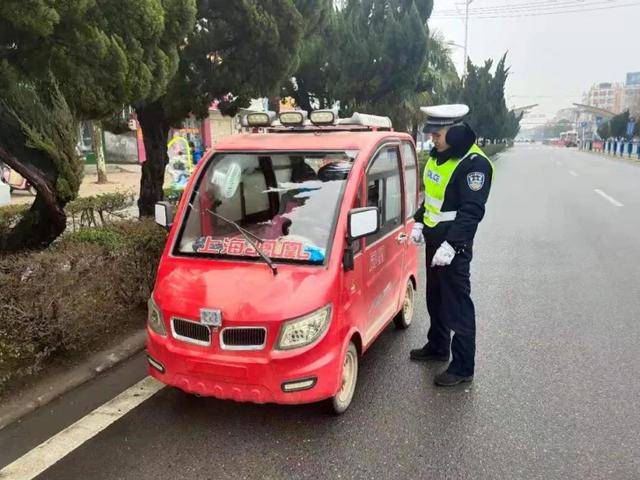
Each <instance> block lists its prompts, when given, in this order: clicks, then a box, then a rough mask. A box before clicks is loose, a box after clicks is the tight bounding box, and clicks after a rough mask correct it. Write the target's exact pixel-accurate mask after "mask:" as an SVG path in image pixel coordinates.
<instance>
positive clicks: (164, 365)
mask: <svg viewBox="0 0 640 480" xmlns="http://www.w3.org/2000/svg"><path fill="white" fill-rule="evenodd" d="M147 338H148V340H147V353H148V355H149V357H150V360H149V374H150V375H151V376H153V377H154V378H156V379H158V380H159V381H161V382H163V383H165V384H167V385H171V386H174V387H177V388H180V389H181V390H184V391H185V392H189V393H195V394H198V395H202V396H207V397H216V398H220V399H230V400H235V401H238V402H253V403H281V404H302V403H312V402H317V401H320V400H324V399H326V398H330V397H332V396H333V395H335V393H336V392H337V390H338V385H339V377H340V370H341V366H342V363H341V353H342V345H341V343H340V342H338V341H332V340H331V336H330V335H327V336H325V337H324V338H323V339H322V340H321V341H320V342H319V343H318V344H316V345H314V346H313V347H311V348H308V349H300V352H297V351H296V350H292V351H287V352H283V351H273V350H269V349H265V350H262V351H259V352H255V351H237V352H231V351H215V350H213V349H211V348H208V347H198V346H193V345H188V344H183V343H181V342H179V341H176V340H175V339H173V338H171V337H161V336H159V335H157V334H155V333H153V332H151V331H150V330H148V329H147ZM154 364H155V365H154ZM159 367H161V368H159ZM161 370H164V372H162V371H161ZM310 379H314V382H312V386H311V387H308V388H306V389H304V390H300V391H293V392H285V391H284V390H283V384H285V383H288V382H297V381H302V380H310Z"/></svg>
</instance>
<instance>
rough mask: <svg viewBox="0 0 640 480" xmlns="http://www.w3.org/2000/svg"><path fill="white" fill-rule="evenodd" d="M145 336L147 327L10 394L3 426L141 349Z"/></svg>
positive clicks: (0, 419) (1, 412) (0, 417)
mask: <svg viewBox="0 0 640 480" xmlns="http://www.w3.org/2000/svg"><path fill="white" fill-rule="evenodd" d="M146 339H147V332H146V329H143V330H140V331H139V332H136V333H134V334H133V335H132V336H130V337H128V338H126V339H125V340H124V341H123V342H122V343H121V344H120V345H118V346H116V347H112V348H110V349H107V350H103V351H102V352H99V353H97V354H95V355H93V356H91V357H89V358H88V359H87V360H86V361H85V362H83V363H82V364H81V365H78V366H76V367H73V368H72V369H71V370H69V371H67V372H64V373H61V374H58V375H54V376H53V377H49V378H47V379H45V380H43V381H42V382H41V383H39V384H37V385H35V386H34V387H32V388H29V389H28V390H26V391H23V392H21V393H19V394H16V395H15V396H12V397H10V398H9V399H8V400H7V401H6V403H5V405H3V406H2V407H1V408H0V430H2V429H3V428H5V427H6V426H8V425H10V424H12V423H14V422H16V421H17V420H20V419H21V418H22V417H24V416H26V415H28V414H29V413H31V412H33V411H34V410H37V409H38V408H40V407H42V406H44V405H46V404H47V403H49V402H51V401H52V400H55V399H56V398H59V397H61V396H62V395H64V394H65V393H67V392H69V391H71V390H73V389H74V388H76V387H79V386H80V385H82V384H84V383H86V382H88V381H89V380H91V379H93V378H95V377H97V376H98V375H99V374H100V373H102V372H105V371H107V370H109V369H111V368H113V367H115V366H116V365H118V364H120V363H122V362H124V361H125V360H127V359H129V358H131V357H132V356H133V355H135V354H136V353H138V352H141V351H142V350H143V349H144V347H145V343H146Z"/></svg>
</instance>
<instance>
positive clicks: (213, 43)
mask: <svg viewBox="0 0 640 480" xmlns="http://www.w3.org/2000/svg"><path fill="white" fill-rule="evenodd" d="M302 24H303V21H302V17H301V16H300V14H299V13H298V11H297V10H296V8H295V6H294V5H293V3H292V1H291V0H237V1H233V2H229V1H226V0H198V10H197V15H196V25H195V28H194V29H192V30H191V32H190V33H189V34H188V36H187V39H186V44H185V46H184V48H182V49H181V50H180V51H179V54H180V65H179V69H178V73H177V75H176V76H175V77H174V79H173V81H172V82H171V83H170V85H169V87H168V89H167V90H166V93H165V94H164V95H162V96H161V97H160V98H153V97H150V99H147V100H145V101H141V102H136V103H135V105H134V106H135V109H136V112H137V115H138V120H139V121H140V126H141V128H142V132H143V135H144V145H145V150H146V155H147V160H146V162H145V163H144V165H143V167H142V179H141V184H140V199H139V200H138V207H139V210H140V215H142V216H152V215H153V214H154V205H155V203H156V202H157V201H159V200H161V199H162V198H163V191H162V184H163V181H164V172H165V167H166V165H167V163H168V160H169V158H168V155H167V141H168V136H169V130H170V128H171V127H172V126H179V125H180V122H182V121H183V120H184V119H185V118H186V117H187V116H188V115H189V114H190V113H193V114H194V115H196V116H197V117H199V118H202V117H204V116H206V115H207V114H208V108H209V106H210V105H211V103H212V102H213V101H215V100H218V101H220V104H219V105H220V108H221V109H222V110H223V113H226V114H230V115H233V114H235V113H236V112H237V111H238V109H239V108H242V107H246V106H248V105H249V102H250V99H251V98H255V97H258V96H262V95H266V94H270V93H272V92H273V91H274V90H275V89H276V88H277V87H278V85H280V83H281V82H282V80H283V78H286V77H287V76H288V75H290V72H291V68H292V65H294V64H295V63H296V62H297V59H298V51H299V47H300V35H301V32H302Z"/></svg>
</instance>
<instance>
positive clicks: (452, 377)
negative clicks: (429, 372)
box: [434, 370, 473, 387]
mask: <svg viewBox="0 0 640 480" xmlns="http://www.w3.org/2000/svg"><path fill="white" fill-rule="evenodd" d="M471 381H473V375H471V376H469V377H463V376H462V375H456V374H455V373H451V372H449V371H447V370H445V371H444V372H442V373H441V374H439V375H436V378H435V379H434V382H435V384H436V385H438V386H439V387H453V386H454V385H458V384H460V383H466V382H471Z"/></svg>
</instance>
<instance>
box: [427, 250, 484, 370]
mask: <svg viewBox="0 0 640 480" xmlns="http://www.w3.org/2000/svg"><path fill="white" fill-rule="evenodd" d="M437 249H438V247H432V246H429V245H427V310H428V311H429V316H430V317H431V327H430V328H429V333H428V335H427V338H428V342H427V345H425V347H424V348H425V349H427V350H429V351H430V352H433V353H436V354H442V355H447V354H449V352H451V353H452V354H453V360H452V361H451V364H450V365H449V368H448V369H447V370H448V371H449V372H451V373H454V374H456V375H462V376H465V377H466V376H471V375H473V371H474V367H475V354H476V313H475V308H474V306H473V301H472V300H471V281H470V266H471V259H472V257H473V250H472V247H468V249H465V251H463V252H461V253H457V254H456V256H455V257H454V259H453V262H452V263H451V265H449V266H447V267H432V266H431V261H432V259H433V255H434V254H435V253H436V250H437ZM451 332H453V340H452V339H451Z"/></svg>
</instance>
